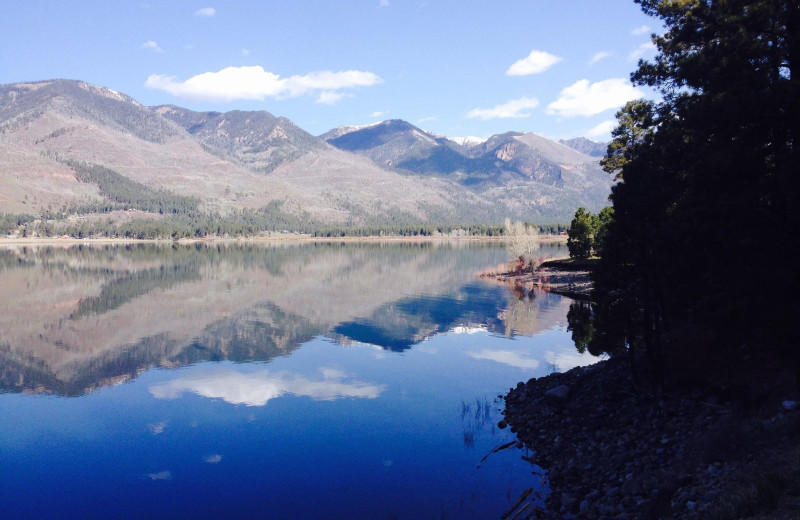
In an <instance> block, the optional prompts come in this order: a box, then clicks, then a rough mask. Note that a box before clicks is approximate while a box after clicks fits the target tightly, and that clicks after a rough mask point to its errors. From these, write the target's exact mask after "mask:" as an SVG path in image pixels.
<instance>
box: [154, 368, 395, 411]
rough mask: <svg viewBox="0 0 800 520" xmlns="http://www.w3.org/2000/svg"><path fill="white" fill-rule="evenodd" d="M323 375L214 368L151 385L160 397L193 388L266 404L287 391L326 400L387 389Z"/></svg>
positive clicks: (204, 393)
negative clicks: (316, 376) (242, 371)
mask: <svg viewBox="0 0 800 520" xmlns="http://www.w3.org/2000/svg"><path fill="white" fill-rule="evenodd" d="M322 376H323V377H322V379H318V380H312V379H309V378H306V377H304V376H300V375H294V374H289V373H286V372H281V373H276V374H273V373H270V372H268V371H267V370H261V371H258V372H253V373H241V372H237V371H234V370H219V371H217V370H214V371H212V372H209V373H199V374H194V375H189V376H186V377H181V378H178V379H174V380H172V381H169V382H167V383H163V384H159V385H154V386H151V387H150V393H151V394H152V395H153V397H155V398H157V399H177V398H178V397H180V396H181V395H183V393H184V392H191V393H194V394H197V395H200V396H202V397H209V398H213V399H222V400H223V401H225V402H227V403H231V404H244V405H247V406H264V405H265V404H267V402H268V401H269V400H270V399H274V398H276V397H281V396H282V395H285V394H293V395H302V396H308V397H311V398H312V399H316V400H322V401H332V400H334V399H340V398H343V397H361V398H367V399H373V398H376V397H378V396H379V395H380V394H381V393H383V391H384V390H385V389H386V387H385V386H384V385H373V384H368V383H363V382H361V381H346V379H347V378H346V377H345V375H344V374H343V373H341V372H339V371H337V370H334V369H328V370H326V369H322Z"/></svg>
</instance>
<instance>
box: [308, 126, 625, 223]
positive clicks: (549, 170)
mask: <svg viewBox="0 0 800 520" xmlns="http://www.w3.org/2000/svg"><path fill="white" fill-rule="evenodd" d="M320 138H321V139H323V140H325V141H326V142H328V143H329V144H331V145H333V146H336V147H337V148H340V149H342V150H346V151H349V152H352V153H356V154H359V155H363V156H365V157H369V158H371V159H372V160H373V161H375V162H376V163H377V164H379V165H382V166H386V167H390V168H395V169H396V170H397V171H405V172H406V173H409V174H410V173H413V174H418V175H425V176H432V177H439V178H444V179H448V180H451V181H454V182H456V183H458V184H460V185H462V186H464V187H467V188H469V189H470V190H471V191H472V192H473V193H476V194H478V195H480V196H482V197H486V198H489V199H490V200H492V201H493V202H494V203H495V204H501V205H503V206H505V207H507V208H509V209H510V210H511V212H512V213H513V214H517V215H524V216H526V217H527V218H536V217H542V216H547V215H551V216H552V215H558V216H559V217H561V218H565V217H567V216H569V215H570V212H574V208H576V207H578V206H581V205H582V206H586V207H590V208H595V209H597V208H599V207H602V206H603V205H605V204H606V198H607V196H608V190H609V189H610V185H611V179H610V178H609V176H608V175H607V174H605V173H604V172H603V171H602V169H601V168H600V166H599V161H598V159H597V158H596V157H592V156H590V155H587V154H584V153H581V152H579V151H577V150H574V149H573V148H570V147H569V146H566V145H564V144H562V143H557V142H555V141H551V140H550V139H547V138H545V137H542V136H539V135H536V134H534V133H522V132H507V133H504V134H498V135H494V136H491V137H490V138H488V139H486V140H484V141H481V140H478V139H465V138H455V139H449V138H446V137H442V136H438V135H435V134H431V133H429V132H426V131H424V130H422V129H420V128H417V127H415V126H414V125H412V124H410V123H408V122H406V121H402V120H390V121H384V122H382V123H377V124H373V125H369V126H365V127H340V128H336V129H333V130H331V131H329V132H326V133H325V134H323V135H321V136H320Z"/></svg>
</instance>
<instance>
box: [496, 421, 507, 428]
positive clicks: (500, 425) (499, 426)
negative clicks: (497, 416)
mask: <svg viewBox="0 0 800 520" xmlns="http://www.w3.org/2000/svg"><path fill="white" fill-rule="evenodd" d="M506 426H508V423H507V422H506V421H505V419H503V420H502V421H500V422H499V423H497V427H498V428H500V429H501V430H502V429H505V427H506Z"/></svg>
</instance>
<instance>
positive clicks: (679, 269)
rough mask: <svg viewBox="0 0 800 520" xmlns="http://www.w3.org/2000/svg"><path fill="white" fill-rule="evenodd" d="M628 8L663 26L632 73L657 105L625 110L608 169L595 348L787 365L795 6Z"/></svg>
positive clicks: (658, 0)
mask: <svg viewBox="0 0 800 520" xmlns="http://www.w3.org/2000/svg"><path fill="white" fill-rule="evenodd" d="M635 1H636V2H637V3H638V4H640V5H641V7H642V9H643V10H644V12H645V13H647V14H650V15H653V16H656V17H658V18H660V19H661V21H662V22H663V24H664V25H665V27H666V29H667V30H666V32H665V33H664V34H663V35H661V36H658V37H656V38H655V39H654V43H655V44H656V46H657V48H658V55H657V56H656V58H655V59H654V60H653V61H652V62H645V61H640V62H639V65H638V68H637V70H636V71H635V72H634V73H633V75H632V79H633V82H634V83H635V84H638V85H648V86H651V87H654V88H656V89H657V90H658V91H659V92H660V93H661V95H662V100H661V101H659V102H658V103H650V102H644V101H638V102H633V103H629V104H628V105H626V107H625V108H624V109H623V110H622V111H620V113H619V114H618V115H617V117H618V121H619V126H618V128H617V129H616V130H615V132H614V134H613V141H612V143H611V145H610V146H609V149H608V154H607V156H606V158H605V159H604V161H603V166H604V168H605V169H606V170H607V171H610V172H614V173H615V174H616V176H617V178H618V179H619V182H618V184H616V185H615V186H614V188H613V190H612V202H613V207H614V219H613V222H612V224H611V225H610V226H609V228H608V235H607V236H606V238H605V239H604V242H605V246H604V247H603V256H602V260H601V264H600V268H599V269H598V272H597V280H596V286H597V289H598V295H599V298H600V309H599V310H598V322H599V327H600V329H602V330H600V331H598V333H597V334H596V335H595V338H606V339H608V340H610V341H611V340H613V341H616V342H620V341H621V342H624V343H625V344H628V345H630V346H633V347H634V348H636V347H637V345H643V347H644V348H645V349H646V350H647V351H648V352H649V353H650V354H651V360H653V363H654V367H655V366H657V365H658V359H659V358H660V345H661V337H662V333H664V332H665V331H667V329H669V335H670V344H671V345H673V346H677V345H685V346H693V345H695V346H696V345H703V344H706V343H707V342H708V339H709V338H711V340H712V341H713V343H715V344H716V345H718V346H720V347H723V348H727V350H728V351H732V350H731V349H732V348H733V347H735V348H736V349H737V351H738V348H739V347H740V346H741V345H742V344H746V343H750V342H757V341H760V342H761V343H762V344H774V345H782V346H783V347H784V349H783V352H784V353H786V354H792V353H794V352H796V351H797V349H796V347H795V345H796V344H797V339H798V338H797V333H796V332H795V331H794V330H793V329H792V327H790V326H789V325H788V322H789V320H788V319H787V318H788V316H789V315H791V314H794V313H796V312H797V310H798V309H797V303H795V301H796V299H792V301H791V302H790V303H788V304H786V305H781V306H776V305H775V302H778V301H785V298H784V297H783V294H786V293H788V294H794V293H795V292H796V291H797V290H798V288H799V287H798V272H797V271H798V270H797V269H796V267H795V265H794V259H796V258H797V257H798V252H799V251H798V241H797V240H793V239H791V238H788V237H793V236H796V235H797V229H798V224H800V222H798V219H799V218H800V217H799V216H800V212H798V211H797V210H796V208H797V203H798V200H797V188H798V184H799V183H798V178H797V176H798V174H800V170H798V164H800V156H799V155H798V144H800V3H798V2H796V1H795V0H791V1H790V0H762V1H754V0H726V1H710V0H684V1H681V2H676V1H671V0H635ZM787 238H788V239H787ZM667 325H672V326H671V327H667ZM793 355H794V354H793ZM795 358H796V359H800V357H798V356H796V355H795Z"/></svg>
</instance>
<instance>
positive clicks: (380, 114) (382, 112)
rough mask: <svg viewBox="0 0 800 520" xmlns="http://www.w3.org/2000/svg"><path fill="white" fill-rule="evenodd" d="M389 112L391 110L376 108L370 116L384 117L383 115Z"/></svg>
mask: <svg viewBox="0 0 800 520" xmlns="http://www.w3.org/2000/svg"><path fill="white" fill-rule="evenodd" d="M388 113H389V112H388V111H386V110H376V111H375V112H373V113H371V114H370V115H369V117H372V118H375V117H383V116H385V115H386V114H388Z"/></svg>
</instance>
